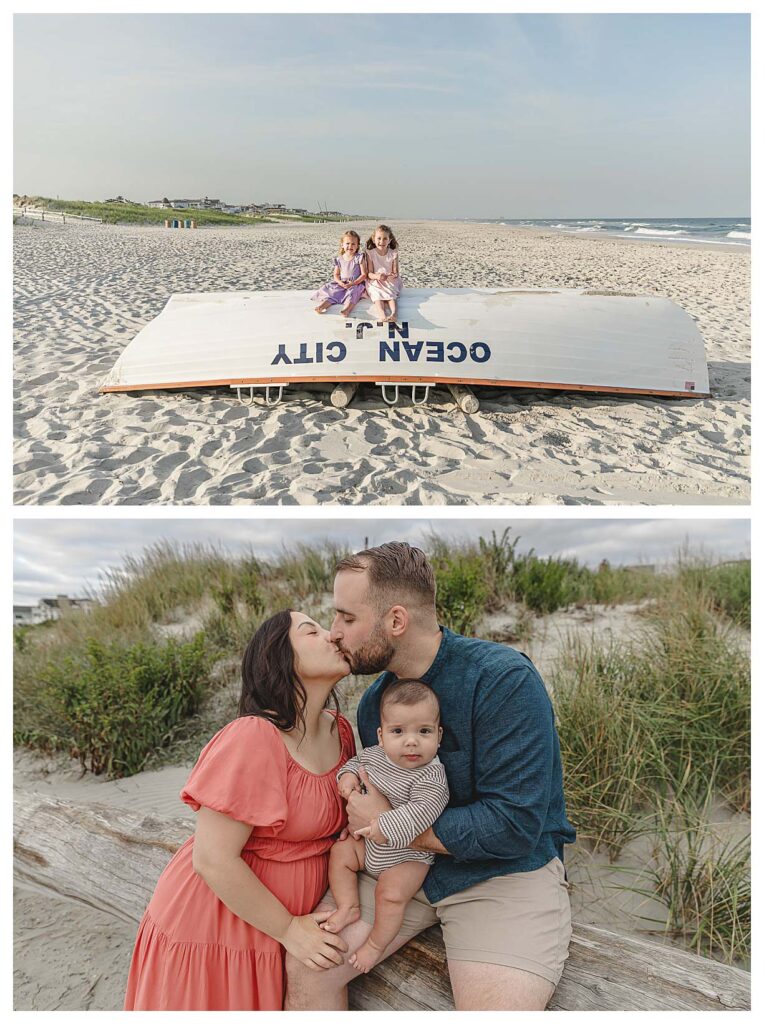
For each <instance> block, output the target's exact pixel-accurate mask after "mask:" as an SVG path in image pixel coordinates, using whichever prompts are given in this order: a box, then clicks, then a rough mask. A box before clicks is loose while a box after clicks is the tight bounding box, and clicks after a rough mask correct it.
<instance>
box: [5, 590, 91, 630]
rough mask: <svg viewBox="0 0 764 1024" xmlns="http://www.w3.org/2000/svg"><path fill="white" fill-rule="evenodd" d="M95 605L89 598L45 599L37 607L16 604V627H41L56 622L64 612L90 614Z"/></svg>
mask: <svg viewBox="0 0 764 1024" xmlns="http://www.w3.org/2000/svg"><path fill="white" fill-rule="evenodd" d="M94 604H95V602H94V601H92V600H91V599H90V598H89V597H67V595H66V594H59V595H58V596H57V597H43V598H41V599H40V600H39V601H38V602H37V604H36V605H28V604H15V605H14V606H13V625H14V626H39V625H40V623H42V622H55V621H56V620H57V619H60V618H61V615H62V614H63V613H64V612H89V611H90V610H91V608H92V607H93V605H94Z"/></svg>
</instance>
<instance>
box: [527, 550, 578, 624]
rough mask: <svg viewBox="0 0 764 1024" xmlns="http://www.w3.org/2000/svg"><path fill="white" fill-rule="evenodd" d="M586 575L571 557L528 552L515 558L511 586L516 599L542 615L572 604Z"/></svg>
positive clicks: (576, 598)
mask: <svg viewBox="0 0 764 1024" xmlns="http://www.w3.org/2000/svg"><path fill="white" fill-rule="evenodd" d="M585 575H586V570H582V569H581V567H580V566H579V565H578V563H577V562H576V561H575V560H573V559H566V558H537V557H536V555H535V554H534V553H533V551H531V552H530V553H529V554H527V555H523V556H522V557H521V558H518V559H517V560H516V561H515V564H514V572H513V575H512V589H513V592H514V596H515V600H518V601H523V602H524V603H525V604H526V605H527V606H528V607H529V608H530V609H531V610H532V611H534V612H536V613H537V614H539V615H545V614H548V613H550V612H554V611H557V609H558V608H565V607H567V605H569V604H573V603H575V602H576V601H577V600H578V598H579V594H580V592H581V584H582V580H583V579H584V577H585Z"/></svg>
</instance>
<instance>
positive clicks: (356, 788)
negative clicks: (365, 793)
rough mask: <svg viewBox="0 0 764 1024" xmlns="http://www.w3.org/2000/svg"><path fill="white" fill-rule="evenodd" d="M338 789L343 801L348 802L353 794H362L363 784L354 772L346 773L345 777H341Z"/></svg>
mask: <svg viewBox="0 0 764 1024" xmlns="http://www.w3.org/2000/svg"><path fill="white" fill-rule="evenodd" d="M337 788H338V790H339V793H340V796H341V797H342V799H343V800H347V798H348V797H349V796H350V794H351V793H360V792H361V783H360V781H359V779H358V776H357V775H353V773H352V772H345V774H344V775H341V776H340V781H339V782H338V783H337Z"/></svg>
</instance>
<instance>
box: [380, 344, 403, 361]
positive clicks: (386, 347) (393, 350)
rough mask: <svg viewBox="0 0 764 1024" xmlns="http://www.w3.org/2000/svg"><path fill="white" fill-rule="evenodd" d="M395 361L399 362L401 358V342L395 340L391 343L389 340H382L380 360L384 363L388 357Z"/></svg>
mask: <svg viewBox="0 0 764 1024" xmlns="http://www.w3.org/2000/svg"><path fill="white" fill-rule="evenodd" d="M388 357H389V358H390V360H391V361H392V362H393V363H397V362H398V361H399V360H400V358H401V343H400V342H399V341H394V342H393V343H392V344H390V342H389V341H380V343H379V361H380V363H384V361H385V360H386V359H387V358H388Z"/></svg>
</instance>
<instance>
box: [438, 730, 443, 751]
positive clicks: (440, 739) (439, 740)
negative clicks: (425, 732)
mask: <svg viewBox="0 0 764 1024" xmlns="http://www.w3.org/2000/svg"><path fill="white" fill-rule="evenodd" d="M442 742H443V726H442V725H439V726H438V746H440V745H441V743H442Z"/></svg>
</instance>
